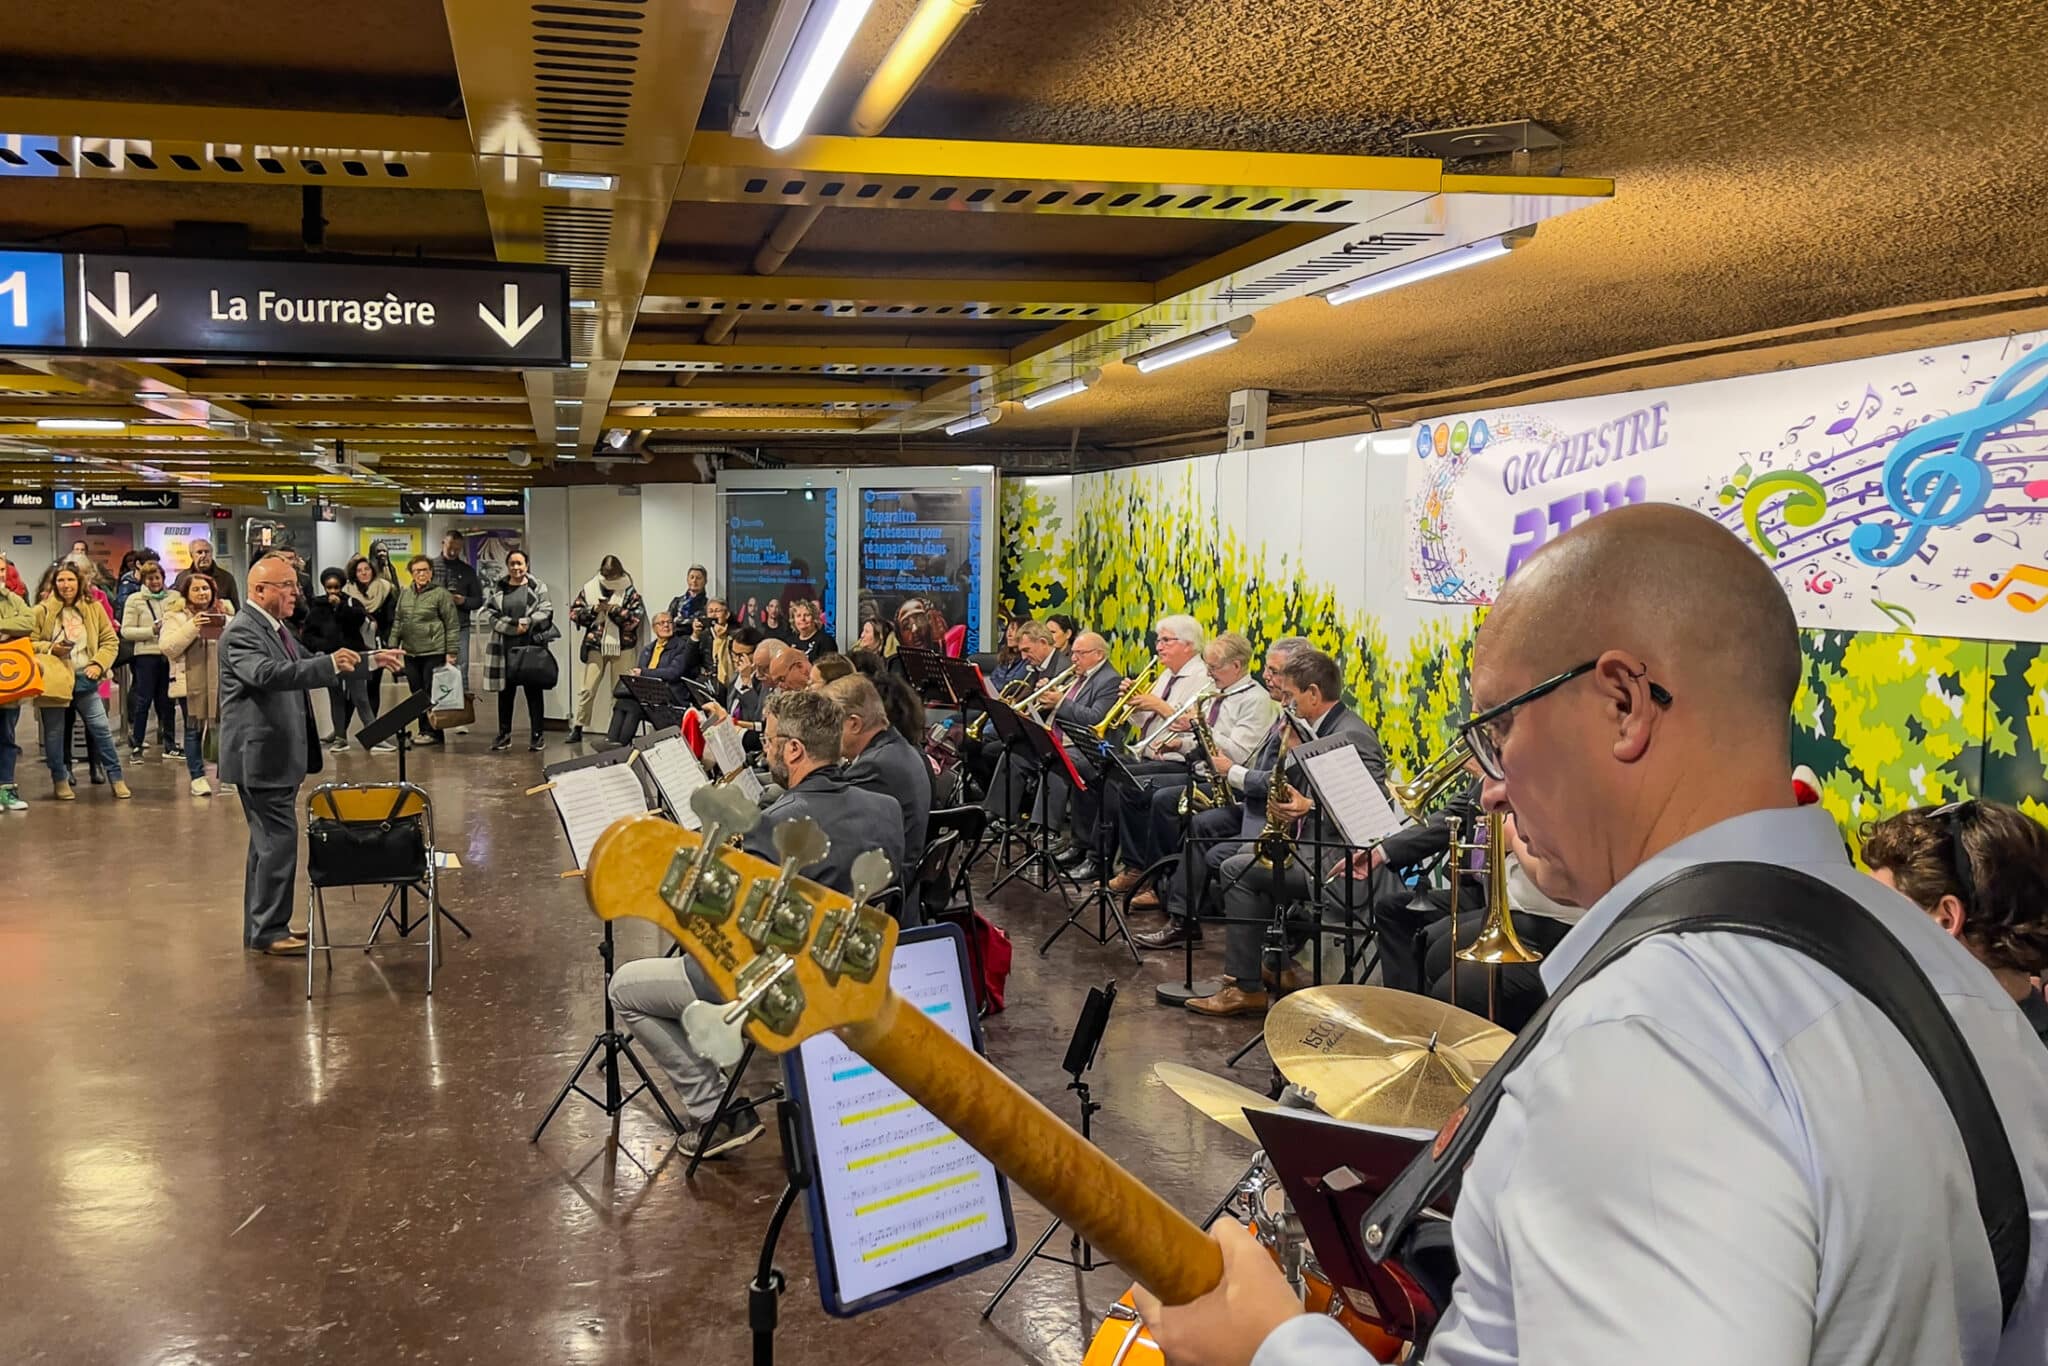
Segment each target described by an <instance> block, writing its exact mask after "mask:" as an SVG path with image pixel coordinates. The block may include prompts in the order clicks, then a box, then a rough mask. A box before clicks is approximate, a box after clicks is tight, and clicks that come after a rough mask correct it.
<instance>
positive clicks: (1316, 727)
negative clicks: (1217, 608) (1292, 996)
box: [1188, 650, 1387, 1015]
mask: <svg viewBox="0 0 2048 1366" xmlns="http://www.w3.org/2000/svg"><path fill="white" fill-rule="evenodd" d="M1280 691H1281V698H1282V703H1283V705H1284V706H1286V708H1287V709H1288V713H1289V714H1290V715H1291V716H1292V717H1293V718H1294V721H1289V720H1288V719H1287V717H1286V716H1283V718H1282V735H1281V740H1280V744H1279V754H1278V759H1279V763H1284V764H1287V765H1288V771H1289V772H1290V774H1291V776H1290V779H1289V781H1290V784H1291V785H1292V787H1293V795H1292V797H1291V798H1289V799H1288V800H1286V801H1284V802H1269V799H1270V797H1271V796H1272V783H1273V778H1274V772H1275V771H1277V769H1278V764H1276V766H1275V769H1274V770H1267V771H1263V772H1261V771H1253V772H1249V773H1244V774H1243V777H1242V778H1241V779H1238V778H1233V777H1232V775H1233V774H1237V773H1239V772H1240V771H1241V770H1240V767H1239V766H1238V765H1235V764H1232V763H1231V762H1230V761H1229V759H1228V758H1224V759H1223V761H1222V762H1221V763H1219V764H1218V765H1217V768H1218V769H1219V770H1220V771H1221V772H1222V773H1223V775H1224V780H1225V781H1226V782H1229V783H1230V784H1231V786H1232V787H1233V788H1240V786H1241V795H1242V799H1243V802H1244V806H1243V814H1242V816H1241V817H1240V820H1239V824H1238V834H1239V836H1240V838H1241V839H1243V840H1244V841H1245V844H1246V847H1245V848H1244V849H1243V850H1241V851H1240V852H1238V853H1236V854H1233V855H1232V856H1231V857H1229V858H1227V859H1225V860H1224V861H1223V864H1222V866H1221V868H1219V869H1218V873H1219V875H1220V876H1221V877H1222V879H1223V886H1224V892H1223V910H1224V913H1225V914H1226V915H1228V916H1230V917H1232V919H1233V920H1239V921H1242V922H1244V923H1234V924H1232V925H1231V926H1230V928H1229V933H1228V937H1227V938H1226V940H1225V946H1224V952H1223V971H1224V975H1225V979H1226V980H1225V983H1224V986H1223V989H1222V990H1221V991H1218V992H1217V993H1216V994H1215V995H1213V996H1204V997H1200V998H1198V999H1196V1000H1192V1001H1189V1002H1188V1009H1189V1010H1192V1011H1195V1012H1196V1013H1198V1014H1202V1015H1248V1014H1259V1013H1262V1012H1264V1011H1265V1009H1266V1008H1267V1006H1268V1005H1270V1004H1271V997H1270V996H1269V994H1268V991H1267V985H1266V983H1265V981H1264V980H1263V977H1262V974H1261V970H1260V958H1261V955H1262V953H1263V951H1264V945H1265V940H1266V930H1265V927H1264V926H1262V925H1260V924H1259V923H1258V922H1259V921H1261V920H1268V919H1270V918H1271V917H1272V915H1273V911H1274V904H1275V902H1276V901H1277V902H1280V903H1287V902H1292V901H1302V900H1309V899H1311V898H1313V897H1315V896H1316V894H1317V893H1318V892H1319V891H1320V888H1319V887H1317V886H1316V885H1314V883H1313V882H1311V877H1313V878H1314V879H1315V881H1316V882H1319V881H1320V880H1321V871H1322V870H1319V869H1314V868H1313V867H1311V868H1309V869H1304V868H1303V867H1301V865H1300V862H1299V860H1289V861H1288V862H1287V864H1286V865H1285V866H1284V867H1283V868H1282V869H1281V870H1280V872H1279V873H1278V874H1277V876H1276V874H1275V873H1274V870H1273V867H1272V865H1271V864H1270V863H1268V862H1266V861H1265V860H1262V859H1260V858H1259V857H1258V851H1257V848H1256V845H1255V843H1254V842H1255V841H1256V840H1257V839H1258V837H1259V834H1260V832H1261V831H1262V830H1264V829H1265V826H1266V821H1267V817H1268V815H1269V814H1270V815H1273V816H1277V817H1279V818H1281V819H1283V820H1285V821H1287V822H1289V823H1290V825H1291V824H1292V823H1293V822H1295V821H1299V820H1300V819H1301V818H1303V817H1304V816H1306V815H1308V813H1309V811H1310V810H1311V809H1313V806H1314V803H1313V802H1311V801H1310V800H1309V798H1308V796H1307V794H1306V793H1305V792H1304V791H1303V790H1302V789H1303V787H1304V786H1305V783H1304V781H1303V780H1302V779H1301V777H1300V769H1299V766H1298V765H1296V764H1295V763H1294V762H1293V761H1292V760H1291V758H1289V757H1288V756H1289V751H1291V750H1292V748H1293V744H1291V743H1289V742H1288V740H1287V734H1286V732H1287V730H1288V728H1289V727H1291V726H1292V725H1293V724H1294V722H1299V723H1300V729H1301V733H1300V734H1299V736H1298V737H1297V740H1298V741H1305V740H1320V739H1323V738H1324V737H1326V736H1332V735H1337V736H1343V737H1344V738H1345V739H1347V740H1349V741H1350V742H1351V745H1352V747H1353V748H1354V749H1356V750H1357V751H1358V756H1359V758H1360V759H1361V760H1363V761H1364V763H1365V768H1366V772H1368V773H1370V774H1371V775H1372V778H1373V781H1374V782H1376V783H1379V784H1381V785H1383V786H1384V785H1385V783H1386V781H1387V757H1386V754H1385V753H1384V752H1383V751H1382V750H1381V749H1380V741H1379V737H1378V736H1377V735H1375V734H1373V729H1372V727H1371V726H1368V725H1367V724H1366V723H1365V722H1364V720H1362V719H1361V718H1360V717H1359V716H1358V715H1357V714H1356V713H1355V712H1353V711H1352V710H1351V709H1350V708H1349V707H1346V706H1345V705H1344V703H1343V701H1342V700H1341V699H1342V696H1343V675H1341V674H1340V673H1339V672H1338V671H1337V661H1336V660H1334V659H1332V658H1330V657H1329V656H1328V655H1326V654H1324V653H1323V652H1322V651H1320V650H1303V651H1302V652H1301V653H1299V654H1297V655H1295V656H1294V657H1293V658H1292V659H1290V660H1288V662H1287V667H1286V668H1285V669H1283V670H1281V672H1280ZM1306 937H1307V936H1306V932H1305V931H1304V930H1303V929H1301V928H1300V927H1297V926H1294V925H1291V924H1290V925H1289V926H1288V946H1289V950H1290V953H1291V952H1292V951H1293V950H1294V949H1296V948H1298V947H1299V946H1300V944H1301V942H1302V940H1304V939H1305V938H1306ZM1297 977H1298V975H1297V974H1296V973H1295V970H1294V969H1293V968H1292V967H1288V966H1284V965H1283V966H1282V968H1281V969H1280V970H1279V972H1278V974H1277V975H1276V977H1275V979H1274V981H1273V984H1272V985H1273V988H1274V989H1275V990H1279V991H1289V990H1293V989H1294V988H1295V987H1296V986H1297V985H1302V983H1299V982H1298V980H1297Z"/></svg>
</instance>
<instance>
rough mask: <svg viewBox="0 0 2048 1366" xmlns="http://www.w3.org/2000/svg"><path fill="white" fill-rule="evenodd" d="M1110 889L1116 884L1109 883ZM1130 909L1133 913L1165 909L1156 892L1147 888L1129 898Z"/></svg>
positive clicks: (1164, 904)
mask: <svg viewBox="0 0 2048 1366" xmlns="http://www.w3.org/2000/svg"><path fill="white" fill-rule="evenodd" d="M1110 887H1111V889H1112V890H1114V889H1115V887H1116V884H1115V883H1111V884H1110ZM1131 909H1132V910H1134V911H1163V910H1165V909H1166V903H1165V902H1163V901H1161V900H1160V899H1159V893H1158V892H1156V891H1154V890H1152V889H1151V888H1150V887H1147V888H1146V889H1145V890H1144V891H1142V892H1140V893H1138V894H1137V895H1136V896H1134V897H1132V898H1131Z"/></svg>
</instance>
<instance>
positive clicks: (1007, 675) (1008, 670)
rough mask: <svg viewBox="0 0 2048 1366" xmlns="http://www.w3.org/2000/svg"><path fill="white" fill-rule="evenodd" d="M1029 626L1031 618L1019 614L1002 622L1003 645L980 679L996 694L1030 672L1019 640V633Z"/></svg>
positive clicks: (1029, 663) (1028, 663)
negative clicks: (983, 679) (985, 681)
mask: <svg viewBox="0 0 2048 1366" xmlns="http://www.w3.org/2000/svg"><path fill="white" fill-rule="evenodd" d="M1030 624H1031V618H1030V617H1028V616H1026V615H1024V614H1023V613H1021V612H1019V613H1017V614H1016V615H1014V616H1012V617H1009V618H1007V619H1006V620H1005V621H1004V622H1003V643H1002V645H1001V646H1000V647H999V648H998V649H997V650H996V653H995V661H994V662H993V663H992V664H990V665H989V667H988V668H986V669H984V670H983V671H982V677H984V678H986V679H987V680H988V684H989V686H990V687H992V688H994V689H995V690H996V691H997V692H1001V691H1002V690H1003V689H1004V688H1006V687H1008V686H1009V685H1010V684H1012V683H1014V682H1016V681H1017V680H1018V679H1020V678H1022V677H1024V676H1025V675H1026V674H1028V673H1030V672H1031V661H1030V660H1028V659H1026V658H1025V657H1024V650H1023V646H1022V643H1021V641H1020V639H1019V633H1020V632H1022V631H1023V629H1024V628H1025V627H1026V626H1028V625H1030Z"/></svg>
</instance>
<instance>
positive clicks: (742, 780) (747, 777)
mask: <svg viewBox="0 0 2048 1366" xmlns="http://www.w3.org/2000/svg"><path fill="white" fill-rule="evenodd" d="M739 775H740V776H739V777H737V778H734V779H733V780H732V785H733V786H734V787H736V788H738V789H739V790H740V791H742V792H744V793H746V794H747V800H748V801H750V802H752V803H754V805H756V806H759V805H760V804H761V794H762V793H763V792H765V791H766V790H767V789H766V788H764V787H762V786H761V779H760V775H758V774H756V773H755V772H754V770H753V769H751V768H743V769H741V770H740V771H739Z"/></svg>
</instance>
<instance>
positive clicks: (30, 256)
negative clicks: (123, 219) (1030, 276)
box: [0, 252, 569, 369]
mask: <svg viewBox="0 0 2048 1366" xmlns="http://www.w3.org/2000/svg"><path fill="white" fill-rule="evenodd" d="M10 350H12V351H61V352H69V353H73V354H87V355H110V356H138V357H146V358H150V359H158V360H178V359H192V360H261V361H314V362H319V361H356V362H366V363H370V364H391V365H465V366H506V367H511V368H515V369H537V368H549V367H556V366H565V365H567V364H568V363H569V281H568V276H567V274H566V272H564V271H562V270H561V269H559V268H557V267H554V266H545V265H515V264H500V263H476V262H467V261H443V262H427V263H417V262H405V263H399V262H391V261H382V260H376V261H363V260H350V259H346V258H325V257H323V258H320V259H318V260H298V259H293V258H282V257H245V258H234V259H203V258H196V257H184V256H145V255H101V254H95V253H60V252H0V351H10Z"/></svg>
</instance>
